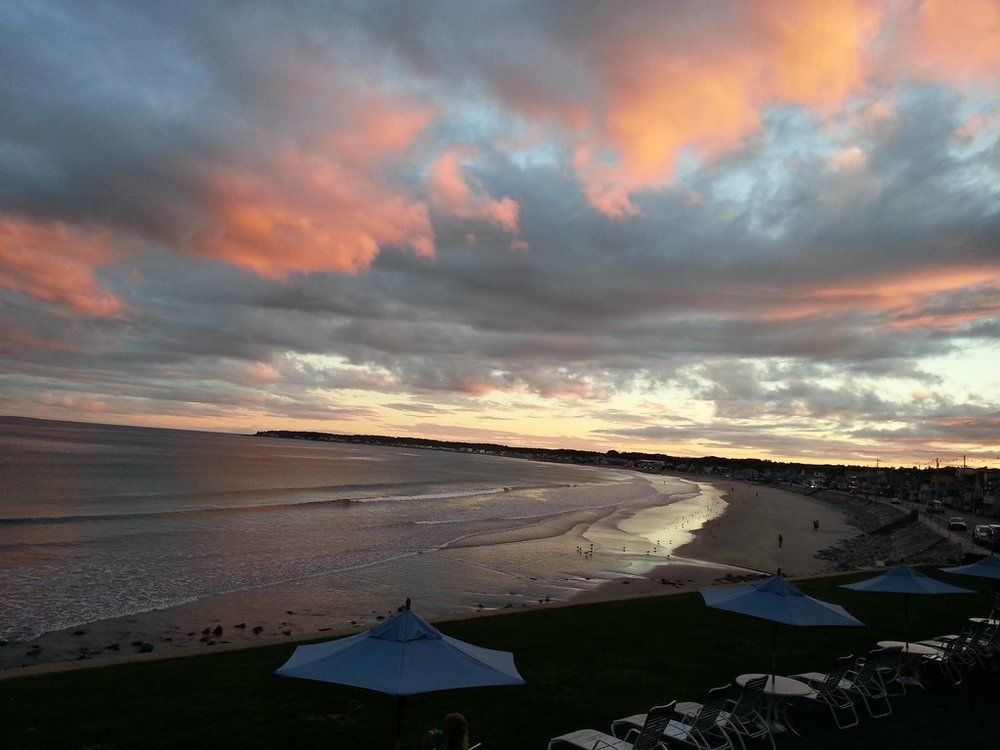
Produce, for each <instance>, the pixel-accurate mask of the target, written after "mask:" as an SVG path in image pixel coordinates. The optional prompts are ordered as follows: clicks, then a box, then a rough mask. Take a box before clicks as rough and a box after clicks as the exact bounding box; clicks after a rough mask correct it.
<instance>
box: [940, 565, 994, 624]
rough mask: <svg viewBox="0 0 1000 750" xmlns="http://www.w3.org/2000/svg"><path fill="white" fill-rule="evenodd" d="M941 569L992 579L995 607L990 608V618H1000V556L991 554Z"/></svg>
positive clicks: (962, 574) (946, 571) (947, 571)
mask: <svg viewBox="0 0 1000 750" xmlns="http://www.w3.org/2000/svg"><path fill="white" fill-rule="evenodd" d="M941 570H942V571H944V572H945V573H957V574H958V575H960V576H976V577H977V578H990V579H992V580H993V609H992V610H990V614H989V619H997V618H1000V595H998V594H997V582H998V581H1000V558H997V557H993V555H990V556H989V557H984V558H983V559H982V560H980V561H979V562H974V563H972V564H971V565H960V566H958V567H956V568H941Z"/></svg>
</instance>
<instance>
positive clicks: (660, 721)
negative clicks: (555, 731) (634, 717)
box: [549, 701, 676, 750]
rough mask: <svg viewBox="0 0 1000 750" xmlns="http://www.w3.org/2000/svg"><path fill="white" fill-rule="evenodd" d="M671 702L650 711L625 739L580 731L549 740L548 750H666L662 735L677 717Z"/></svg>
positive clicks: (595, 731)
mask: <svg viewBox="0 0 1000 750" xmlns="http://www.w3.org/2000/svg"><path fill="white" fill-rule="evenodd" d="M675 703H676V701H671V702H670V703H668V704H666V705H664V706H654V707H653V708H651V709H649V713H647V714H646V718H645V720H644V721H643V724H642V727H641V728H640V729H638V730H637V731H632V732H629V733H628V735H627V736H626V738H625V739H619V738H618V737H615V736H614V735H610V734H605V733H604V732H600V731H598V730H596V729H578V730H577V731H575V732H570V733H569V734H563V735H560V736H559V737H553V738H552V739H551V740H549V750H564V749H565V748H577V750H666V744H665V738H664V736H663V733H664V731H665V730H666V728H667V725H668V724H670V719H671V717H672V716H673V715H674V705H675Z"/></svg>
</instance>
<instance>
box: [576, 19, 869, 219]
mask: <svg viewBox="0 0 1000 750" xmlns="http://www.w3.org/2000/svg"><path fill="white" fill-rule="evenodd" d="M695 7H696V8H697V6H695ZM715 10H719V9H718V8H716V9H715ZM623 15H625V14H623ZM675 15H676V17H673V16H661V17H659V18H658V19H647V22H646V23H643V24H638V23H635V20H636V19H635V18H632V19H631V20H628V19H626V20H622V21H620V22H619V23H618V24H617V26H616V27H614V28H609V29H602V33H603V34H604V35H605V36H607V37H608V40H604V39H602V40H601V41H599V42H597V43H596V44H597V46H598V49H597V50H596V51H595V53H594V59H595V62H594V70H593V73H594V75H595V77H596V79H597V81H598V82H599V90H600V91H599V104H598V106H596V107H595V108H594V111H593V113H592V114H591V119H590V121H589V122H587V123H586V124H585V125H583V126H580V124H579V111H578V109H577V108H575V107H574V108H571V109H568V110H567V111H566V112H565V113H563V114H564V115H565V122H566V124H567V125H568V127H569V128H570V130H571V131H572V132H573V133H574V135H575V138H576V140H577V148H576V151H575V154H574V165H575V168H576V170H577V174H578V176H579V177H580V179H581V181H582V183H583V186H584V191H585V194H586V196H587V199H588V202H589V203H590V205H591V207H592V208H594V209H596V210H597V211H600V212H601V213H604V214H606V215H608V216H611V217H615V218H622V217H627V216H630V215H637V214H638V213H639V210H638V209H637V207H636V206H635V205H634V203H633V202H632V196H633V195H634V194H635V193H637V192H639V191H642V190H647V189H655V188H659V187H662V186H664V185H666V184H667V183H668V182H669V181H670V180H671V179H672V178H673V175H674V172H675V168H676V159H677V155H678V153H679V152H680V151H681V149H683V148H690V149H692V151H693V152H694V153H697V154H698V155H699V157H700V158H702V159H709V160H710V159H713V158H715V157H717V156H719V155H720V154H723V153H726V152H728V151H731V150H732V149H734V148H736V147H738V146H739V145H740V144H741V142H742V141H743V139H745V138H746V137H747V136H749V135H751V134H753V133H755V132H756V131H758V130H759V129H760V126H761V115H762V111H763V109H764V108H765V107H767V106H770V105H774V104H779V103H788V104H798V105H801V106H804V107H808V108H810V109H813V110H815V111H816V112H817V113H818V114H820V115H825V114H830V113H832V112H834V111H836V110H837V108H838V107H839V106H840V104H841V103H842V102H843V101H844V100H845V99H846V98H847V97H849V96H851V95H853V94H855V93H857V92H858V91H861V90H862V89H863V88H864V86H865V74H866V71H867V48H868V45H869V44H870V42H871V40H872V38H873V37H874V35H875V33H876V32H877V30H878V21H879V18H880V12H879V9H878V6H876V5H873V4H871V3H866V2H860V1H859V2H850V1H849V2H838V3H832V2H827V0H806V1H802V2H795V3H786V2H778V1H777V0H760V2H756V3H752V4H748V5H742V6H741V5H738V4H736V5H732V6H730V7H729V8H728V9H723V10H721V11H720V12H719V13H717V14H714V15H713V14H710V13H708V12H707V11H704V12H701V13H700V14H699V12H697V11H695V12H692V11H690V10H688V11H683V12H681V11H678V12H677V13H676V14H675Z"/></svg>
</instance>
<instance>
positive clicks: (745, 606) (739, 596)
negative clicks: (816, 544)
mask: <svg viewBox="0 0 1000 750" xmlns="http://www.w3.org/2000/svg"><path fill="white" fill-rule="evenodd" d="M700 593H701V595H702V597H703V598H704V599H705V604H707V605H708V606H709V607H713V608H715V609H724V610H727V611H729V612H738V613H740V614H741V615H750V616H751V617H760V618H762V619H764V620H771V621H772V622H774V623H780V624H782V625H795V626H798V627H808V626H814V625H815V626H826V625H833V626H836V625H864V623H863V622H861V621H860V620H858V619H857V618H855V617H854V615H852V614H851V613H849V612H848V611H847V610H846V609H844V608H843V607H841V606H840V605H838V604H830V603H829V602H824V601H821V600H819V599H814V598H813V597H811V596H806V595H805V594H803V593H802V592H801V591H799V590H798V589H797V588H795V587H794V586H793V585H792V584H790V583H789V582H788V581H786V580H785V579H784V578H781V577H780V576H774V577H773V578H767V579H765V580H763V581H756V582H754V583H750V584H747V585H746V586H735V587H732V588H721V589H700Z"/></svg>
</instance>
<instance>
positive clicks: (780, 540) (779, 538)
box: [778, 532, 785, 549]
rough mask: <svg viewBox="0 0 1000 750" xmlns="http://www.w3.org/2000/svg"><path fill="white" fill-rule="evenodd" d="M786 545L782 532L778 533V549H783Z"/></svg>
mask: <svg viewBox="0 0 1000 750" xmlns="http://www.w3.org/2000/svg"><path fill="white" fill-rule="evenodd" d="M784 543H785V537H783V536H782V535H781V532H778V549H781V545H783V544H784Z"/></svg>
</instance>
